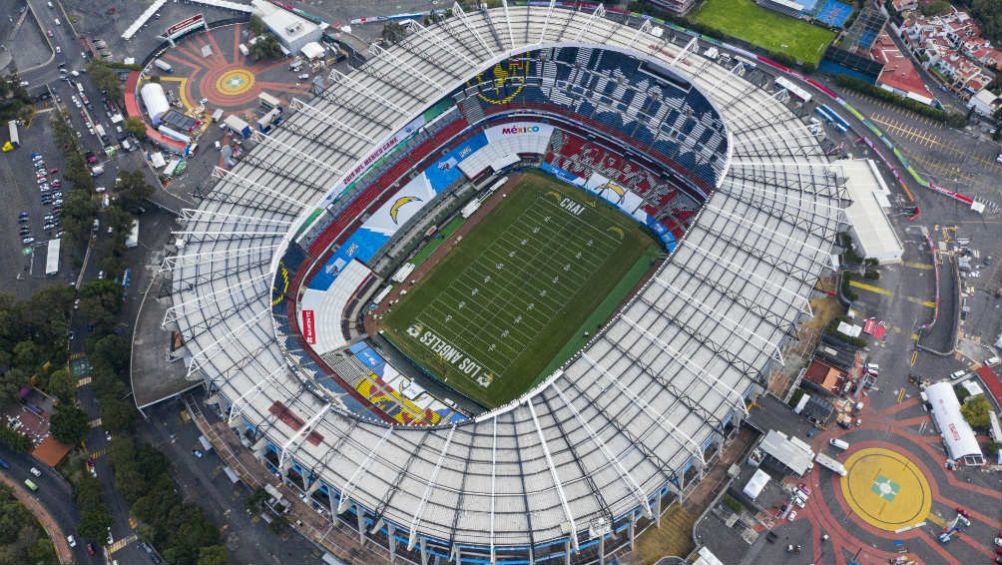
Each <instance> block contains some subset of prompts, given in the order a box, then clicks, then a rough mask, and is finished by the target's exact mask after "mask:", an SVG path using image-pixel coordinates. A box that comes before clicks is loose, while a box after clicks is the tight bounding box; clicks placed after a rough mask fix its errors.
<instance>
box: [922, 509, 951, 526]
mask: <svg viewBox="0 0 1002 565" xmlns="http://www.w3.org/2000/svg"><path fill="white" fill-rule="evenodd" d="M925 519H926V520H929V521H930V522H932V523H933V524H936V525H937V526H939V527H940V528H945V527H946V520H944V519H942V518H940V517H939V516H937V515H935V514H933V513H932V512H930V513H929V515H928V516H926V517H925Z"/></svg>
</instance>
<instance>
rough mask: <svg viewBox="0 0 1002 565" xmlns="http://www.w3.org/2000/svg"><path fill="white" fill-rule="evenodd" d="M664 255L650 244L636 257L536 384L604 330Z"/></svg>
mask: <svg viewBox="0 0 1002 565" xmlns="http://www.w3.org/2000/svg"><path fill="white" fill-rule="evenodd" d="M661 257H662V251H661V248H659V247H657V246H651V247H648V248H647V249H646V250H645V251H644V254H643V255H641V256H640V258H639V259H637V262H636V263H634V264H633V266H632V267H630V268H629V270H627V271H626V272H625V273H624V274H623V278H621V279H620V280H619V282H618V283H616V286H615V287H613V289H612V290H611V291H610V292H609V294H607V295H606V296H605V298H604V299H603V300H602V303H601V304H599V305H598V307H597V308H595V310H593V311H592V313H591V315H590V316H588V318H587V319H586V320H585V321H584V323H583V324H581V327H579V328H578V329H577V331H575V332H574V333H573V334H572V335H571V338H570V339H568V340H567V343H565V344H564V346H563V347H562V348H560V351H559V352H558V353H557V356H556V357H554V358H553V360H551V361H550V363H549V365H547V366H546V368H545V369H543V372H542V373H540V374H539V376H538V377H537V378H536V381H535V382H534V383H532V384H533V386H535V385H536V384H538V383H540V382H542V381H543V379H544V378H546V377H548V376H549V375H550V374H552V373H553V371H556V370H557V369H559V368H560V366H561V365H563V364H564V362H565V361H567V360H568V359H570V358H571V357H572V356H573V355H574V354H575V353H577V352H578V350H580V349H581V348H582V347H584V345H585V344H586V343H588V340H589V339H591V338H592V337H594V336H595V332H597V331H598V330H599V329H601V327H602V324H604V323H605V322H606V321H607V320H608V319H609V318H611V317H612V315H613V314H614V313H615V312H616V309H617V308H619V305H620V304H622V303H623V301H624V300H626V297H627V296H629V294H630V291H632V290H633V289H634V288H636V286H637V283H639V282H640V279H642V278H643V277H644V275H645V274H646V273H647V271H649V270H650V269H651V267H652V266H653V265H654V264H655V263H656V262H657V260H658V259H659V258H661Z"/></svg>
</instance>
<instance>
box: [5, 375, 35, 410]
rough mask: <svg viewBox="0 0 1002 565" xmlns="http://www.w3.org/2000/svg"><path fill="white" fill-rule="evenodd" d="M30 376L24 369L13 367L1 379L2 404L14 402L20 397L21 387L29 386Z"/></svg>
mask: <svg viewBox="0 0 1002 565" xmlns="http://www.w3.org/2000/svg"><path fill="white" fill-rule="evenodd" d="M29 377H30V375H29V374H28V372H27V371H25V370H24V369H19V368H17V367H12V368H10V369H7V370H6V371H4V374H3V378H2V379H0V404H7V403H10V402H14V401H15V400H17V399H18V398H19V397H20V394H21V387H25V386H28V385H29V384H30V383H29V382H28V379H29Z"/></svg>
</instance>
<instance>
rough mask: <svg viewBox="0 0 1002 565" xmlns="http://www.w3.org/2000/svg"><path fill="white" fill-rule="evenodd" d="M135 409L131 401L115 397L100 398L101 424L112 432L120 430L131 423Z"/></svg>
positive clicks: (125, 428)
mask: <svg viewBox="0 0 1002 565" xmlns="http://www.w3.org/2000/svg"><path fill="white" fill-rule="evenodd" d="M134 416H135V411H134V410H133V409H132V403H131V402H127V401H125V400H122V399H120V398H117V397H109V396H105V397H102V398H101V425H102V426H104V428H105V429H107V430H110V431H113V432H121V431H125V430H127V429H128V427H129V425H130V424H132V419H133V417H134Z"/></svg>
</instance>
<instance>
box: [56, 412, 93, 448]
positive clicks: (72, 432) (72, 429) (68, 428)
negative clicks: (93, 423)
mask: <svg viewBox="0 0 1002 565" xmlns="http://www.w3.org/2000/svg"><path fill="white" fill-rule="evenodd" d="M88 430H90V420H89V419H88V418H87V413H86V412H84V411H83V410H81V409H79V408H77V407H76V406H74V405H72V404H70V405H66V404H64V405H61V406H60V407H59V408H58V409H57V410H56V413H55V414H53V415H52V418H51V419H50V420H49V431H50V432H51V433H52V437H54V438H56V440H57V441H59V442H60V443H65V444H66V445H76V444H78V443H80V442H81V441H83V440H84V438H85V437H87V431H88Z"/></svg>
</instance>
